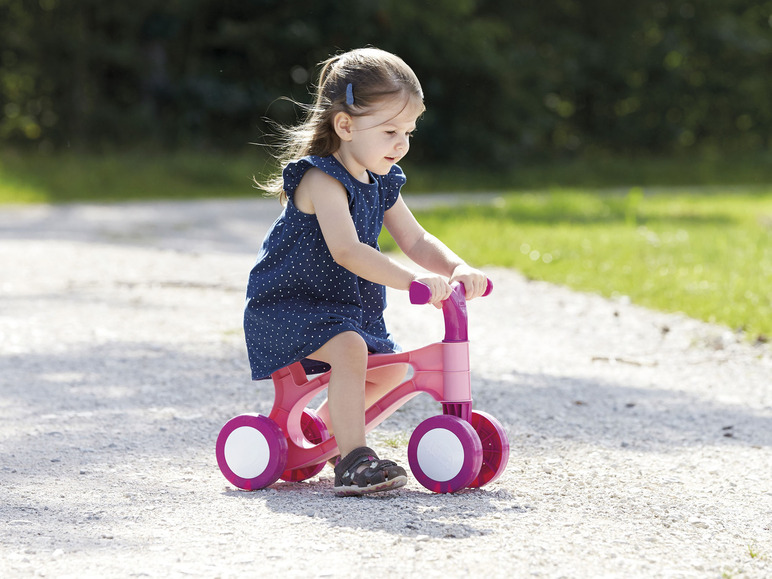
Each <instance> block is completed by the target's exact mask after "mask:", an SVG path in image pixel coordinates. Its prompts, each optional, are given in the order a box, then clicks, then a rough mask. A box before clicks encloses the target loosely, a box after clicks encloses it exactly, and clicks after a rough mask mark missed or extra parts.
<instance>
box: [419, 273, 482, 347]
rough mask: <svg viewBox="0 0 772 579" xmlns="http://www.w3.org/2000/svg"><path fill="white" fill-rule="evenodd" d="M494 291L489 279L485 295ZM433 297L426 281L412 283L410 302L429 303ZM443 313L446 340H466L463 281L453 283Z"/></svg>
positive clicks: (466, 326) (443, 305) (467, 334)
mask: <svg viewBox="0 0 772 579" xmlns="http://www.w3.org/2000/svg"><path fill="white" fill-rule="evenodd" d="M492 291H493V282H492V281H491V280H488V287H487V288H486V289H485V293H484V294H483V296H487V295H488V294H489V293H491V292H492ZM431 299H432V291H431V290H430V289H429V286H427V285H426V284H424V283H421V282H420V281H414V282H413V283H411V284H410V302H411V303H413V304H427V303H429V300H431ZM442 313H443V315H444V316H445V339H444V340H443V341H444V342H466V341H467V340H468V339H469V331H468V324H467V316H466V290H465V289H464V284H463V283H454V284H453V293H452V294H450V297H449V298H448V299H446V300H445V301H444V302H442Z"/></svg>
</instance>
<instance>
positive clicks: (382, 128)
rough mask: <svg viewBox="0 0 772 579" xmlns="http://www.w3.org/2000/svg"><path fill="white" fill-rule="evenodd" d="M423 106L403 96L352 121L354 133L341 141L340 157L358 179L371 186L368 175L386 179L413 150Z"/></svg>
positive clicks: (414, 99)
mask: <svg viewBox="0 0 772 579" xmlns="http://www.w3.org/2000/svg"><path fill="white" fill-rule="evenodd" d="M423 111H424V107H423V103H422V102H421V101H420V100H418V99H416V98H413V97H410V96H408V97H405V96H404V95H399V96H397V97H396V98H392V99H390V100H389V101H385V102H384V103H383V104H382V105H381V106H376V107H374V110H373V111H372V112H371V113H368V114H365V115H362V116H357V117H350V132H349V133H348V134H346V135H345V136H342V138H341V147H340V149H339V150H338V152H337V153H336V154H337V155H338V157H339V160H341V161H343V164H344V166H345V167H346V169H348V171H349V173H351V174H352V175H353V176H354V177H356V178H357V179H359V180H360V181H364V182H367V181H369V177H368V175H367V171H368V170H369V171H371V172H372V173H375V174H377V175H386V174H388V173H389V171H391V168H392V166H393V165H394V164H395V163H398V162H399V161H400V159H402V158H403V157H404V156H405V155H407V152H408V150H409V149H410V137H411V135H412V133H413V131H415V128H416V121H417V120H418V117H419V116H420V115H421V114H422V113H423Z"/></svg>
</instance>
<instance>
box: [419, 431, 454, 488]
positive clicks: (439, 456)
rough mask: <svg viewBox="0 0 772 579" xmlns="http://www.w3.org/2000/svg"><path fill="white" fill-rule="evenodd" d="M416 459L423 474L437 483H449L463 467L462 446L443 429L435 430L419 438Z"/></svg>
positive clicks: (450, 433) (449, 432)
mask: <svg viewBox="0 0 772 579" xmlns="http://www.w3.org/2000/svg"><path fill="white" fill-rule="evenodd" d="M416 458H417V459H418V464H419V465H420V467H421V470H422V471H423V473H424V474H425V475H426V476H428V477H429V478H430V479H432V480H435V481H437V482H445V481H449V480H450V479H452V478H453V477H455V476H456V475H457V474H458V473H459V472H460V471H461V467H462V466H463V465H464V445H463V444H461V441H460V440H459V439H458V437H457V436H456V435H455V434H453V433H452V432H451V431H450V430H447V429H445V428H435V429H433V430H430V431H429V432H427V433H426V434H424V435H423V436H422V437H421V440H420V441H419V442H418V448H417V449H416Z"/></svg>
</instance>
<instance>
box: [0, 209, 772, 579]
mask: <svg viewBox="0 0 772 579" xmlns="http://www.w3.org/2000/svg"><path fill="white" fill-rule="evenodd" d="M277 213H278V206H277V205H276V204H275V202H270V201H264V200H254V201H223V202H194V203H182V204H179V203H153V204H131V205H111V206H89V205H74V206H64V207H45V206H42V207H28V208H13V207H4V208H0V271H1V272H2V273H1V274H0V296H1V299H0V343H1V344H2V350H1V351H0V488H1V489H2V495H3V500H2V501H1V502H0V576H2V577H32V576H49V577H67V576H71V577H76V576H77V577H106V576H107V577H133V576H149V577H182V576H193V577H237V576H247V577H272V576H278V575H281V576H286V577H304V578H305V577H333V576H341V575H342V576H349V577H365V576H371V575H372V574H377V575H382V576H393V577H412V576H421V577H423V578H432V577H443V578H444V577H469V576H471V577H479V576H489V577H523V576H534V577H769V576H772V562H771V559H772V484H771V482H772V481H771V479H772V349H770V348H769V347H768V346H751V345H748V344H745V343H742V342H741V341H738V339H737V338H736V336H734V335H733V334H732V333H731V332H729V331H727V330H726V329H725V328H721V327H715V326H710V325H707V324H702V323H699V322H696V321H694V320H691V319H688V318H686V317H684V316H681V315H665V314H661V313H656V312H651V311H648V310H644V309H641V308H638V307H634V306H632V305H629V304H627V303H624V302H618V301H617V302H614V301H608V300H605V299H601V298H599V297H596V296H593V295H587V294H580V293H574V292H571V291H568V290H566V289H563V288H560V287H555V286H551V285H547V284H543V283H536V282H528V281H527V280H525V279H524V278H523V277H521V276H520V275H519V274H517V273H515V272H512V271H507V270H500V269H490V270H488V271H489V274H490V275H491V277H492V278H493V279H494V281H495V284H496V289H495V292H494V294H493V295H492V296H491V297H489V298H486V299H483V300H477V301H475V302H472V303H471V304H470V308H469V309H470V333H471V341H472V365H473V382H474V388H475V405H476V407H477V408H479V409H482V410H486V411H488V412H490V413H491V414H493V415H494V416H496V417H497V418H498V419H499V420H500V421H501V422H502V423H503V424H504V426H505V428H506V429H507V431H508V432H509V437H510V442H511V446H512V453H511V457H510V462H509V466H508V468H507V470H506V472H505V473H504V475H503V476H502V477H501V478H500V479H499V480H498V481H496V482H494V483H492V484H490V485H488V486H486V487H484V488H483V489H479V490H474V491H464V492H460V493H457V494H455V495H434V494H430V493H429V492H428V491H426V490H425V489H424V488H423V487H421V486H420V485H419V484H418V483H416V482H415V480H411V481H410V482H409V483H408V485H407V486H406V487H404V489H401V490H399V491H397V492H394V493H391V494H386V495H383V496H372V497H366V498H353V499H339V498H335V497H333V496H332V493H331V485H332V471H331V469H329V468H325V470H324V471H322V473H321V474H320V475H319V476H318V477H315V478H314V479H312V480H311V481H307V482H302V483H278V484H276V485H274V486H273V487H272V488H269V489H266V490H263V491H257V492H252V493H247V492H242V491H238V490H235V489H234V488H233V487H231V486H230V485H229V484H228V483H227V482H226V481H225V479H224V478H223V477H222V475H221V474H220V472H219V470H218V469H217V465H216V463H215V459H214V442H215V438H216V436H217V433H218V431H219V429H220V427H221V426H222V424H223V423H224V422H225V421H226V420H227V419H228V418H230V417H231V416H233V415H236V414H241V413H244V412H250V411H252V412H254V411H258V412H264V413H265V412H267V411H268V410H269V409H270V406H271V402H272V395H273V393H272V388H271V386H270V384H269V383H267V382H263V383H253V382H251V381H250V380H249V371H248V366H247V361H246V354H245V351H244V346H243V337H242V332H241V307H242V304H243V295H244V285H245V281H246V275H247V273H248V271H249V269H250V267H251V265H252V262H253V260H254V256H255V253H256V250H257V247H258V245H259V242H260V240H261V239H262V236H263V234H264V232H265V230H266V228H267V227H268V225H269V224H270V223H271V222H272V221H273V219H274V218H275V217H276V214H277ZM389 296H390V298H389V299H390V304H391V305H390V310H389V323H390V325H391V328H392V331H393V332H394V333H395V334H396V335H397V336H398V337H399V338H400V340H401V341H402V343H403V345H404V346H405V347H408V348H412V347H417V346H420V345H424V344H426V343H429V342H433V341H437V340H439V339H441V335H442V334H441V332H442V321H441V319H440V318H441V316H440V315H439V314H438V312H437V311H436V310H434V309H433V308H429V307H416V306H410V305H409V304H408V302H407V299H406V297H405V296H404V295H403V294H400V293H398V292H391V293H390V294H389ZM436 412H437V405H436V404H435V403H434V402H433V401H432V400H430V399H429V398H428V397H418V398H416V399H414V400H413V401H411V402H410V403H409V404H407V405H406V406H404V407H403V408H402V409H401V410H399V411H398V412H397V413H396V414H395V415H394V416H392V417H391V418H390V419H389V420H387V421H386V422H385V423H384V424H382V425H381V426H380V427H379V428H378V429H377V430H376V431H375V432H374V433H373V434H372V435H371V444H372V446H374V447H375V448H376V450H377V451H379V452H381V453H382V454H385V455H388V456H389V457H393V458H395V459H396V460H399V461H401V462H402V463H403V464H405V465H407V457H406V449H407V440H408V437H409V435H410V432H411V430H412V429H413V428H414V427H415V426H416V425H417V424H418V422H420V420H422V419H423V418H424V417H426V416H430V415H431V414H433V413H436Z"/></svg>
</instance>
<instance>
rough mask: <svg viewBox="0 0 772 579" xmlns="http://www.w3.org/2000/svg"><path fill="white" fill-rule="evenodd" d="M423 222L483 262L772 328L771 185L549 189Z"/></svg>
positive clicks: (758, 330)
mask: <svg viewBox="0 0 772 579" xmlns="http://www.w3.org/2000/svg"><path fill="white" fill-rule="evenodd" d="M417 217H418V219H419V221H420V222H421V223H422V225H424V226H425V227H426V228H427V229H428V230H429V231H431V232H432V233H434V234H435V235H437V236H438V237H439V238H440V239H442V240H443V241H445V242H446V243H447V244H448V245H449V246H450V247H452V248H453V249H454V250H455V251H457V252H458V253H459V254H460V255H462V256H464V257H465V258H466V259H468V260H469V261H470V262H472V263H475V264H477V265H479V266H484V265H486V264H491V265H498V266H505V267H514V268H517V269H519V270H520V271H522V272H524V273H525V275H527V276H529V277H530V278H533V279H540V280H546V281H550V282H554V283H560V284H565V285H568V286H570V287H572V288H575V289H578V290H582V291H594V292H599V293H601V294H602V295H605V296H609V297H620V296H628V297H629V298H630V299H631V300H632V301H633V302H634V303H637V304H640V305H643V306H647V307H652V308H656V309H660V310H664V311H681V312H684V313H686V314H687V315H690V316H692V317H696V318H699V319H703V320H707V321H712V322H718V323H721V324H725V325H728V326H729V327H731V328H733V329H740V330H743V331H745V332H747V333H748V335H749V336H753V337H762V339H766V338H764V336H766V337H769V336H770V335H772V294H771V293H770V292H769V280H770V279H772V189H770V187H769V186H765V187H761V186H759V187H750V186H747V187H734V188H716V189H708V190H705V189H699V188H678V189H672V188H670V189H645V190H640V189H631V190H629V191H628V192H626V193H624V194H621V193H614V192H606V193H603V192H602V191H601V192H598V191H588V190H565V189H555V190H551V191H543V190H541V191H533V192H529V193H520V194H509V195H505V196H502V197H501V198H500V199H499V200H498V201H497V203H495V204H494V205H492V206H490V205H476V206H469V207H466V208H463V209H459V208H457V207H454V208H451V207H448V208H445V209H437V210H433V211H428V212H420V213H418V214H417ZM491 232H495V233H494V234H492V233H491ZM382 247H384V249H389V248H393V242H391V241H390V240H388V239H384V242H383V243H382Z"/></svg>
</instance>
